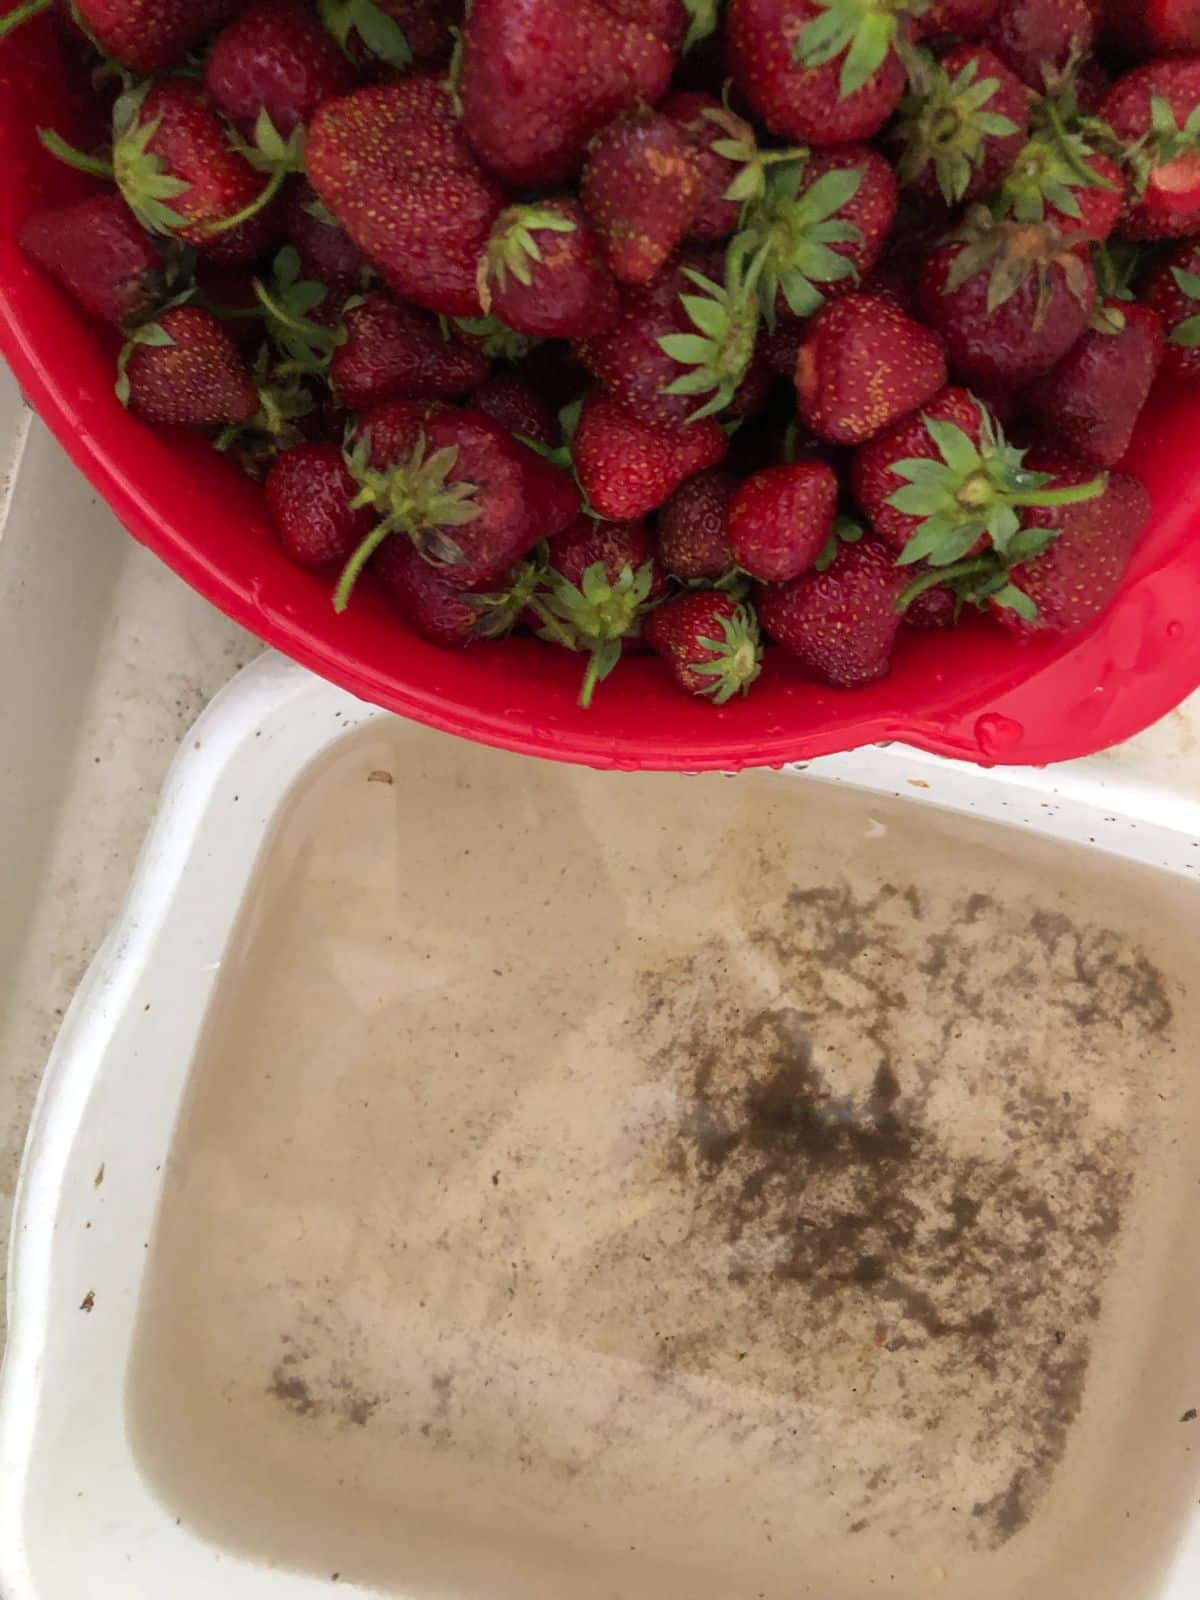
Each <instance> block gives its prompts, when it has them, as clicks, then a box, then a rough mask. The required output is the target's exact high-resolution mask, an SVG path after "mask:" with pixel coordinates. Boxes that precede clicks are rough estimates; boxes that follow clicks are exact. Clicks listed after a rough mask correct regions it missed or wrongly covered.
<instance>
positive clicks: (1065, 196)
mask: <svg viewBox="0 0 1200 1600" xmlns="http://www.w3.org/2000/svg"><path fill="white" fill-rule="evenodd" d="M1092 154H1094V152H1093V151H1092V150H1090V149H1089V147H1088V145H1087V143H1086V142H1085V141H1084V140H1083V139H1080V138H1078V137H1077V136H1076V135H1072V134H1064V135H1063V137H1062V138H1061V139H1058V138H1054V137H1052V136H1050V135H1049V134H1046V133H1037V134H1035V135H1034V136H1033V138H1032V139H1030V140H1029V142H1028V143H1027V144H1026V145H1025V146H1024V148H1023V149H1022V150H1021V153H1020V154H1019V155H1018V156H1017V159H1016V160H1015V161H1014V162H1013V164H1012V167H1011V169H1010V171H1009V173H1008V176H1007V177H1006V178H1005V180H1004V183H1003V185H1002V187H1001V189H1000V194H999V205H1000V210H1001V212H1002V213H1003V214H1005V215H1008V216H1011V217H1014V218H1015V219H1016V220H1017V221H1018V222H1044V221H1045V218H1046V212H1047V210H1048V209H1053V210H1055V211H1058V212H1060V213H1061V214H1062V215H1063V216H1064V217H1070V218H1071V219H1072V220H1073V221H1075V222H1082V220H1083V210H1082V207H1081V206H1080V204H1079V195H1080V193H1081V191H1084V190H1087V189H1106V190H1108V191H1109V192H1112V191H1113V190H1114V189H1115V187H1116V185H1115V184H1114V183H1113V182H1112V180H1111V179H1109V178H1106V177H1105V176H1104V174H1103V173H1101V172H1097V171H1096V169H1095V168H1094V167H1092V166H1090V165H1089V164H1088V163H1089V157H1090V156H1091V155H1092Z"/></svg>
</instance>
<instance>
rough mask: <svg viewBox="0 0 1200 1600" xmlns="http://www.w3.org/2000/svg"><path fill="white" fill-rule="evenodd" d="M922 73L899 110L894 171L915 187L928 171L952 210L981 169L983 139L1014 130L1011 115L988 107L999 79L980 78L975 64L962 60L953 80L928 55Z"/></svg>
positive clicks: (1002, 136)
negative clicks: (899, 149)
mask: <svg viewBox="0 0 1200 1600" xmlns="http://www.w3.org/2000/svg"><path fill="white" fill-rule="evenodd" d="M923 69H924V70H923V71H922V74H921V81H920V82H919V83H914V85H913V87H911V88H910V90H909V92H908V94H907V95H906V96H905V99H904V101H903V103H902V104H901V107H900V119H899V122H898V124H897V135H898V137H899V140H900V143H901V146H902V149H903V153H902V155H901V158H900V163H899V167H898V169H897V170H898V172H899V176H900V181H901V183H915V182H916V180H917V179H918V178H920V177H921V176H922V174H923V173H925V172H926V170H927V169H928V168H930V167H932V168H933V172H934V176H935V177H936V179H937V185H938V188H939V189H940V190H941V193H942V198H943V199H944V200H945V202H946V204H947V205H950V206H954V205H957V204H958V203H959V201H960V200H962V199H963V197H964V196H965V195H966V192H967V190H968V189H969V188H970V186H971V182H972V180H973V178H974V177H975V174H976V173H977V172H978V171H979V169H980V168H981V167H982V166H983V163H984V160H985V158H986V156H987V146H988V140H989V139H1006V138H1010V137H1011V136H1012V135H1013V134H1014V133H1017V132H1018V131H1019V130H1018V128H1017V125H1016V123H1015V122H1014V121H1013V120H1012V118H1011V117H1006V116H1002V115H1001V114H1000V113H999V112H995V111H989V110H988V109H987V108H988V106H989V104H990V103H991V101H992V99H993V98H994V96H995V94H996V92H997V91H998V90H999V88H1000V79H999V78H981V77H980V76H979V62H978V61H977V60H974V59H972V60H970V61H967V62H965V63H964V64H963V66H962V67H961V68H960V70H959V71H958V73H956V75H955V76H954V77H953V78H952V77H951V76H950V74H949V73H948V72H947V71H946V70H945V68H944V67H942V66H941V65H940V64H939V63H938V62H936V61H934V60H933V58H932V57H931V56H930V57H925V58H923Z"/></svg>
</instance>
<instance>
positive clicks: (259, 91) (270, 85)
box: [204, 0, 354, 138]
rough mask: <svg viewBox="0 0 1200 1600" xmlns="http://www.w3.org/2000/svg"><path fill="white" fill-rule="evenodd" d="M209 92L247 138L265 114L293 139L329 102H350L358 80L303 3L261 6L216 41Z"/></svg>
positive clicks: (260, 0)
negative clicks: (342, 99)
mask: <svg viewBox="0 0 1200 1600" xmlns="http://www.w3.org/2000/svg"><path fill="white" fill-rule="evenodd" d="M204 87H205V88H206V89H207V90H208V92H209V94H210V95H211V97H212V100H213V102H214V104H215V105H216V106H217V109H218V110H220V111H222V112H223V113H224V114H225V116H227V117H228V118H229V120H230V122H232V123H233V125H234V127H235V128H237V129H238V130H239V132H241V133H242V134H244V135H245V136H246V137H247V138H250V137H251V136H252V135H253V133H254V130H255V125H256V124H257V122H258V119H259V117H260V116H261V115H262V114H263V112H265V113H266V114H267V116H268V117H269V118H270V119H271V125H272V126H273V127H274V128H275V129H276V131H277V132H278V133H280V134H282V135H283V136H284V137H285V138H286V136H287V135H288V134H290V133H292V132H293V131H294V130H295V129H296V128H298V127H300V126H304V125H307V123H308V121H309V119H310V118H311V116H312V114H313V112H314V111H315V110H316V109H317V107H318V106H319V105H321V104H322V102H323V101H325V100H333V99H334V98H336V97H337V96H338V95H343V94H349V92H350V90H351V89H352V88H353V87H354V73H353V72H352V71H351V68H350V64H349V62H348V61H347V60H346V58H345V56H344V55H343V54H342V52H341V51H340V50H339V49H338V47H337V45H336V44H335V43H334V42H333V40H332V39H331V38H330V36H329V34H328V33H326V31H325V29H324V28H323V27H322V26H321V24H320V23H319V22H318V21H317V19H316V17H315V16H313V14H312V12H311V11H309V10H308V9H307V8H306V7H305V6H303V5H302V4H301V3H300V0H254V3H253V4H252V5H250V6H248V7H247V9H246V10H245V11H243V12H241V14H240V15H239V16H237V17H235V18H234V20H233V21H232V22H231V23H229V24H228V25H227V26H226V27H225V28H223V29H222V30H221V32H220V33H219V34H218V35H217V38H216V42H215V43H214V44H213V47H212V50H211V51H210V52H209V56H208V61H207V63H206V64H205V68H204Z"/></svg>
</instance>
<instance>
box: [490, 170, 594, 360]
mask: <svg viewBox="0 0 1200 1600" xmlns="http://www.w3.org/2000/svg"><path fill="white" fill-rule="evenodd" d="M479 289H480V296H481V298H482V300H483V304H484V308H485V310H487V311H488V312H490V313H491V314H493V315H495V316H497V317H499V318H500V320H501V322H503V323H504V324H505V326H506V327H509V328H513V329H515V330H516V332H518V333H526V334H532V335H534V336H535V337H538V338H542V339H586V338H589V337H591V336H592V335H594V334H600V333H605V332H607V330H608V329H609V328H611V327H612V325H613V324H614V323H615V322H616V320H617V316H618V314H619V311H620V300H619V297H618V293H617V285H616V281H615V280H614V278H613V275H612V273H611V272H610V271H609V269H608V267H607V265H606V264H605V261H604V257H603V254H602V253H601V246H600V241H599V239H598V238H597V236H596V234H595V233H594V231H593V230H592V227H591V224H590V223H589V221H588V219H587V217H586V216H585V215H584V212H583V208H582V207H581V206H580V205H579V203H578V201H575V200H546V201H543V202H541V203H540V204H534V205H524V206H511V207H510V208H509V209H508V210H507V211H504V212H501V214H500V216H499V217H497V219H496V222H495V225H494V227H493V228H492V232H491V237H490V238H489V239H488V243H487V249H486V251H485V253H484V255H483V258H482V260H481V262H480V267H479Z"/></svg>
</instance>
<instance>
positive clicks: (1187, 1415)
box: [1179, 1406, 1200, 1422]
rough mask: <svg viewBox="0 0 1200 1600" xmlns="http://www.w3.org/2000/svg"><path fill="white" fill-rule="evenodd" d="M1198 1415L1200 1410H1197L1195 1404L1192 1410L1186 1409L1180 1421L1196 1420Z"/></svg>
mask: <svg viewBox="0 0 1200 1600" xmlns="http://www.w3.org/2000/svg"><path fill="white" fill-rule="evenodd" d="M1198 1416H1200V1411H1197V1410H1196V1408H1195V1406H1193V1407H1192V1408H1191V1410H1190V1411H1185V1412H1184V1413H1183V1415H1182V1416H1181V1417H1180V1419H1179V1420H1180V1422H1195V1420H1196V1418H1197V1417H1198Z"/></svg>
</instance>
